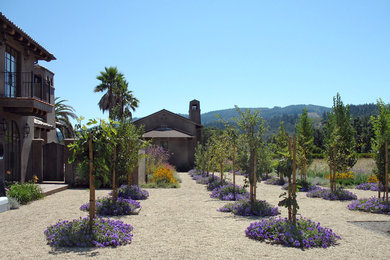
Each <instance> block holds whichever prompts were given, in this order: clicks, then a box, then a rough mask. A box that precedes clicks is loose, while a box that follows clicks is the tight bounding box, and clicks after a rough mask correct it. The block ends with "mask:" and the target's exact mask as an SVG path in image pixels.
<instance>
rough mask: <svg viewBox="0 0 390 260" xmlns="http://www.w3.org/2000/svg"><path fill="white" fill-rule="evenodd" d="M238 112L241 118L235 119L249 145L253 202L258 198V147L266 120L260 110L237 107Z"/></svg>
mask: <svg viewBox="0 0 390 260" xmlns="http://www.w3.org/2000/svg"><path fill="white" fill-rule="evenodd" d="M236 109H237V112H238V113H239V118H238V119H235V121H236V122H237V124H238V126H239V127H240V129H241V131H242V133H243V136H244V138H245V141H246V144H247V145H248V147H249V167H248V172H247V173H248V178H249V185H250V188H249V189H250V193H249V194H250V195H249V198H250V201H251V203H252V204H253V203H254V202H255V200H256V197H255V195H254V194H255V188H256V182H257V179H256V175H257V174H256V169H257V165H256V164H257V157H258V149H259V147H260V143H261V138H262V135H263V133H264V131H265V127H264V122H265V121H264V120H263V119H262V118H261V117H260V115H259V111H257V110H256V111H254V112H253V113H251V111H250V110H249V109H246V110H245V111H241V110H240V109H239V108H238V107H236Z"/></svg>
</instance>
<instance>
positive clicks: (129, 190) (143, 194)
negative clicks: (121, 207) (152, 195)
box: [110, 185, 149, 200]
mask: <svg viewBox="0 0 390 260" xmlns="http://www.w3.org/2000/svg"><path fill="white" fill-rule="evenodd" d="M110 195H112V192H110ZM118 197H120V198H124V199H131V200H146V199H147V198H148V197H149V192H148V191H147V190H144V189H141V188H140V187H139V186H138V185H131V186H128V185H122V186H120V187H119V188H118Z"/></svg>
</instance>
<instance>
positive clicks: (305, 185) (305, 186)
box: [282, 180, 320, 192]
mask: <svg viewBox="0 0 390 260" xmlns="http://www.w3.org/2000/svg"><path fill="white" fill-rule="evenodd" d="M296 185H297V187H298V188H299V190H298V191H300V192H308V191H312V190H315V189H318V188H320V187H318V186H317V185H313V184H311V183H310V182H307V181H304V180H297V182H296ZM287 187H288V183H285V184H284V185H283V186H282V190H287Z"/></svg>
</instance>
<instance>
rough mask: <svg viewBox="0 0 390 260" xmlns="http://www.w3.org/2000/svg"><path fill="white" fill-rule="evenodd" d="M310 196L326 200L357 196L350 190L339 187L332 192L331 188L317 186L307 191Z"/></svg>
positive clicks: (352, 198) (354, 198) (354, 197)
mask: <svg viewBox="0 0 390 260" xmlns="http://www.w3.org/2000/svg"><path fill="white" fill-rule="evenodd" d="M306 196H307V197H310V198H323V199H325V200H356V199H357V196H356V195H355V194H353V193H352V192H350V191H347V190H344V189H343V188H339V189H337V190H336V192H334V193H332V192H331V190H330V189H323V188H319V187H318V188H317V189H315V190H312V191H309V192H308V193H306Z"/></svg>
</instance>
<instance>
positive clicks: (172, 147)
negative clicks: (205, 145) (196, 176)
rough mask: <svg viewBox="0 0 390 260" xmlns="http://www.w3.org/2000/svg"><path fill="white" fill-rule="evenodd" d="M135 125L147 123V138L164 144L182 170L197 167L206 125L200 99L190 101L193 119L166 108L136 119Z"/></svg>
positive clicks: (171, 161)
mask: <svg viewBox="0 0 390 260" xmlns="http://www.w3.org/2000/svg"><path fill="white" fill-rule="evenodd" d="M134 124H135V125H137V126H140V125H143V126H144V130H145V134H144V135H143V137H144V138H145V139H147V140H150V139H151V140H152V143H154V144H157V145H160V146H162V147H164V148H165V149H166V150H168V151H169V152H170V153H171V154H172V155H171V158H170V161H169V162H170V163H171V164H172V165H174V166H176V169H177V170H178V171H187V170H190V169H191V168H192V167H193V166H194V153H195V147H196V144H197V143H198V142H201V133H202V127H203V126H202V124H201V118H200V103H199V101H198V100H192V101H191V102H190V104H189V118H186V117H183V116H180V115H178V114H175V113H172V112H170V111H168V110H165V109H163V110H160V111H158V112H156V113H154V114H151V115H149V116H146V117H144V118H141V119H138V120H136V121H134Z"/></svg>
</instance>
